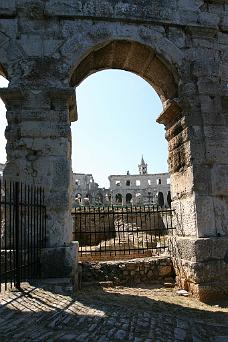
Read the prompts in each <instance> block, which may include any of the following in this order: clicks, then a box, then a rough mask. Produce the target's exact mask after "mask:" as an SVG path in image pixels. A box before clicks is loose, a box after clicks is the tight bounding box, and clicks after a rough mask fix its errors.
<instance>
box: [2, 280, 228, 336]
mask: <svg viewBox="0 0 228 342" xmlns="http://www.w3.org/2000/svg"><path fill="white" fill-rule="evenodd" d="M176 291H177V290H176V289H172V288H162V287H158V286H157V287H146V288H143V287H137V288H128V287H108V288H104V287H103V288H102V287H87V288H84V289H82V290H81V291H80V292H78V293H77V294H75V295H73V296H72V295H69V294H67V293H62V288H61V287H60V286H56V287H55V288H54V289H52V290H51V291H50V289H49V290H47V289H44V287H43V286H42V284H38V285H36V286H34V285H33V286H31V285H27V286H25V288H24V290H23V292H9V293H5V294H3V295H2V297H1V301H0V341H1V342H5V341H17V342H19V341H20V342H23V341H37V342H38V341H40V342H44V341H50V342H52V341H80V342H86V341H88V342H89V341H91V342H95V341H98V342H106V341H107V342H108V341H132V342H143V341H145V342H149V341H165V342H168V341H194V342H198V341H217V342H225V341H226V342H227V341H228V302H225V301H221V302H216V303H212V304H211V305H207V304H203V303H200V302H199V301H197V300H195V299H193V298H191V297H182V296H178V295H177V293H176Z"/></svg>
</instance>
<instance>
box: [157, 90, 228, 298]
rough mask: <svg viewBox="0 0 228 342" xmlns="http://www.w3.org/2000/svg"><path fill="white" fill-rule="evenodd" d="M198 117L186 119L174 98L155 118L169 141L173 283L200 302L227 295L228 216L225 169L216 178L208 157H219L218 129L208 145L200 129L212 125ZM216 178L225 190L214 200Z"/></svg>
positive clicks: (222, 139)
mask: <svg viewBox="0 0 228 342" xmlns="http://www.w3.org/2000/svg"><path fill="white" fill-rule="evenodd" d="M205 100H206V99H205ZM207 101H208V99H207V100H206V101H205V102H204V104H205V105H206V103H207ZM195 104H197V97H196V98H195ZM200 118H201V116H200V115H199V116H198V117H197V118H196V119H195V120H194V118H193V117H192V116H191V117H189V116H188V115H186V113H183V112H182V110H181V108H180V106H179V105H178V104H177V103H176V102H175V101H173V102H170V103H169V105H168V106H167V107H166V109H165V110H164V112H163V113H162V114H161V115H160V117H159V118H158V120H157V121H158V122H159V123H163V124H164V125H165V126H166V138H167V140H168V142H169V168H170V170H169V171H170V176H171V193H172V200H173V202H172V208H173V209H175V225H176V232H175V236H173V237H172V238H171V239H170V242H171V245H170V247H171V253H172V258H173V262H174V266H175V270H176V275H177V282H178V284H179V286H180V287H182V288H185V289H186V290H189V291H191V292H192V293H193V294H194V295H196V296H197V297H198V298H200V299H201V300H202V301H207V300H209V299H212V298H213V297H216V298H217V297H218V296H224V295H226V294H227V293H228V236H227V216H228V215H227V204H226V195H225V193H224V189H225V188H226V184H227V183H226V182H227V176H226V174H227V173H226V172H223V173H222V176H221V177H220V176H219V173H217V172H216V171H214V170H213V168H214V167H215V168H217V166H214V162H213V163H212V160H215V158H218V154H216V153H215V150H216V141H214V139H215V135H214V136H212V135H213V134H215V133H216V134H218V130H215V131H214V133H213V134H212V132H211V133H210V134H211V144H210V145H208V143H210V140H208V137H206V136H204V138H203V137H202V133H203V132H210V128H208V127H205V125H204V124H202V122H200V120H201V119H200ZM213 141H214V142H213ZM212 142H213V143H212ZM221 144H222V146H223V144H224V137H221V141H220V146H221ZM206 146H207V148H206ZM217 146H218V144H217ZM205 151H207V154H206V153H205ZM213 153H214V157H213V159H212V154H213ZM219 153H220V152H219ZM209 154H210V156H211V157H210V158H208V156H209ZM216 155H217V157H216ZM223 170H224V169H223ZM218 177H219V182H220V184H221V187H217V190H218V189H220V191H221V189H222V188H223V192H220V193H217V194H218V197H217V198H216V197H215V193H214V191H215V190H214V189H215V187H213V184H218ZM222 184H223V186H222ZM219 195H220V196H219ZM222 222H223V223H222Z"/></svg>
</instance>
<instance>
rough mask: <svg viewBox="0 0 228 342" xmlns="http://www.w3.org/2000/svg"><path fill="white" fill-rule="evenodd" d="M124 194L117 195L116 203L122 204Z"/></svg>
mask: <svg viewBox="0 0 228 342" xmlns="http://www.w3.org/2000/svg"><path fill="white" fill-rule="evenodd" d="M122 201H123V196H122V195H121V194H117V195H116V204H122Z"/></svg>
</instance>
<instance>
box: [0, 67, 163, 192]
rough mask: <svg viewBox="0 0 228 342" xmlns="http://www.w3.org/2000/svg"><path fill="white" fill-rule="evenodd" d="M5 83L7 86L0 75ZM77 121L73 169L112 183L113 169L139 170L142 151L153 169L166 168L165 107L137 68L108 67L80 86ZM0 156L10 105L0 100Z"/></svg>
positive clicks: (120, 171)
mask: <svg viewBox="0 0 228 342" xmlns="http://www.w3.org/2000/svg"><path fill="white" fill-rule="evenodd" d="M0 86H6V83H5V81H2V80H0ZM76 97H77V106H78V121H77V122H74V123H72V140H73V144H72V165H73V170H74V172H80V173H92V174H93V176H94V179H95V181H96V182H98V183H99V185H100V186H102V187H103V186H106V187H108V185H109V184H108V179H107V177H108V176H109V175H110V174H126V172H127V171H128V170H129V171H130V173H131V174H137V172H138V168H137V166H138V164H139V162H140V160H141V156H142V154H143V156H144V159H145V161H146V162H147V163H148V171H149V172H150V173H158V172H167V170H168V166H167V154H168V149H167V142H166V140H165V130H164V127H163V126H162V125H159V124H157V123H156V118H157V117H158V115H159V114H160V113H161V111H162V104H161V101H160V99H159V97H158V95H157V94H156V92H155V91H154V90H153V88H152V87H151V86H150V85H149V84H148V83H147V82H146V81H144V80H143V79H142V78H140V77H138V76H136V75H135V74H132V73H129V72H125V71H120V70H106V71H101V72H97V73H95V74H93V75H91V76H89V77H88V78H87V79H86V80H84V81H83V82H82V83H81V84H80V86H79V87H77V89H76ZM0 106H1V107H0V110H1V116H0V162H1V161H2V162H5V160H6V155H5V139H4V129H5V126H6V119H5V108H4V106H3V105H2V104H0Z"/></svg>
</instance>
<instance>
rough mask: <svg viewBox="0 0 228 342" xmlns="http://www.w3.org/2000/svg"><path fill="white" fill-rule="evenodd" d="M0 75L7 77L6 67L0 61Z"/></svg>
mask: <svg viewBox="0 0 228 342" xmlns="http://www.w3.org/2000/svg"><path fill="white" fill-rule="evenodd" d="M0 76H3V77H5V78H6V79H8V73H7V70H6V68H5V67H4V66H3V65H2V64H1V63H0Z"/></svg>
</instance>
